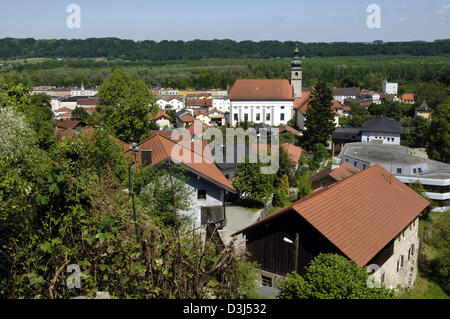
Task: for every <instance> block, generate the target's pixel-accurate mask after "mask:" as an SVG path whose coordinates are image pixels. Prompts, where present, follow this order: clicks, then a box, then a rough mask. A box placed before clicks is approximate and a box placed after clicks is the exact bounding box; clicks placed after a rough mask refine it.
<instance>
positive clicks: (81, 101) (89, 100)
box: [77, 98, 100, 106]
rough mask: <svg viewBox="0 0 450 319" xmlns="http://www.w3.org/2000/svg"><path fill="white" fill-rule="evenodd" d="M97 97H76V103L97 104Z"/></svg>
mask: <svg viewBox="0 0 450 319" xmlns="http://www.w3.org/2000/svg"><path fill="white" fill-rule="evenodd" d="M99 101H100V100H99V99H97V98H93V99H89V98H82V99H78V100H77V105H88V106H89V105H97V104H98V103H99Z"/></svg>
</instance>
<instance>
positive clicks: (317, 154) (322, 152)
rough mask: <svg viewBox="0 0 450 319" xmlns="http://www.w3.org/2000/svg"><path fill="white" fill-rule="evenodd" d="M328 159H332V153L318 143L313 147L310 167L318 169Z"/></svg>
mask: <svg viewBox="0 0 450 319" xmlns="http://www.w3.org/2000/svg"><path fill="white" fill-rule="evenodd" d="M328 158H330V153H329V152H328V150H327V148H326V147H325V146H324V145H323V144H320V143H317V144H315V145H314V147H313V157H312V158H311V159H310V160H309V166H310V167H311V169H313V170H315V169H318V168H320V166H321V165H322V163H323V162H324V161H325V160H326V159H328Z"/></svg>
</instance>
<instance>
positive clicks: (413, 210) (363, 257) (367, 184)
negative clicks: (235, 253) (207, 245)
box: [236, 164, 429, 267]
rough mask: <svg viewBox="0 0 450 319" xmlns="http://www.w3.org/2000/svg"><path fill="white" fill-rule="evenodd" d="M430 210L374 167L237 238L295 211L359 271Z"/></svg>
mask: <svg viewBox="0 0 450 319" xmlns="http://www.w3.org/2000/svg"><path fill="white" fill-rule="evenodd" d="M428 205H429V203H428V201H427V200H425V199H424V198H423V197H422V196H420V195H419V194H417V193H416V192H415V191H413V190H412V189H411V188H410V187H408V186H406V185H405V184H403V183H402V182H400V181H399V180H398V179H397V178H395V177H394V176H393V175H391V174H390V173H389V172H388V171H386V170H385V169H383V168H382V167H381V166H380V165H378V164H376V165H373V166H371V167H369V168H368V169H365V170H363V171H360V172H358V173H356V174H355V175H353V176H351V177H348V178H346V179H344V180H342V181H340V182H338V183H336V184H334V185H332V186H330V187H327V188H322V189H320V190H317V191H316V192H314V193H312V194H311V195H309V196H307V197H305V198H303V199H301V200H300V201H298V202H296V203H294V204H292V205H291V206H289V207H287V208H285V209H283V210H281V211H279V212H278V213H275V214H272V215H270V216H269V217H266V218H265V219H262V220H261V221H259V222H257V223H255V224H253V225H251V226H249V227H247V228H245V229H243V230H241V231H239V232H237V233H236V234H239V233H242V232H246V231H247V230H249V229H251V228H253V227H255V226H256V225H259V224H262V223H265V222H266V221H267V220H269V219H273V218H276V217H278V216H280V215H281V214H284V213H286V212H289V211H291V212H292V211H293V212H296V213H298V214H299V215H300V216H302V217H303V218H304V219H305V220H306V221H308V222H309V223H310V224H311V225H312V226H313V227H314V228H316V229H317V230H318V231H319V232H320V233H321V234H323V235H324V236H325V237H326V238H327V239H328V240H330V242H331V243H333V244H334V245H335V246H336V247H337V248H338V249H339V250H340V251H341V252H342V253H343V254H344V255H346V256H347V257H348V258H350V259H352V260H353V261H355V262H356V264H358V265H359V266H361V267H362V266H365V265H366V264H367V263H368V262H369V261H370V260H371V259H372V258H373V257H374V256H375V255H376V254H377V253H378V252H380V251H381V250H382V249H383V248H384V247H385V246H386V245H387V244H388V243H389V242H390V241H391V240H393V239H394V238H395V237H396V236H397V235H398V234H399V233H400V232H401V231H402V230H403V229H405V228H406V227H407V226H408V224H409V223H411V222H412V221H413V220H414V219H415V218H417V216H419V214H420V213H421V212H422V211H423V210H424V209H425V208H426V207H427V206H428Z"/></svg>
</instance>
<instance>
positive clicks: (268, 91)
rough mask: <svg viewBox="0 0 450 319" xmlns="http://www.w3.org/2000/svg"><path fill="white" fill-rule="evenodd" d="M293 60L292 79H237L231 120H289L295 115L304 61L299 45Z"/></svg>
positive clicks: (277, 122)
mask: <svg viewBox="0 0 450 319" xmlns="http://www.w3.org/2000/svg"><path fill="white" fill-rule="evenodd" d="M294 53H295V55H294V60H293V61H292V62H291V81H289V80H286V79H266V80H237V81H236V82H235V84H234V85H233V87H232V88H231V90H230V92H229V98H230V115H229V124H230V125H231V126H237V125H238V124H239V123H240V122H245V121H247V122H253V123H255V124H259V123H263V124H266V125H270V126H279V125H285V124H287V123H288V122H289V121H290V120H291V119H292V118H293V116H294V99H296V98H300V97H301V96H302V64H301V61H300V57H299V51H298V48H296V49H295V52H294Z"/></svg>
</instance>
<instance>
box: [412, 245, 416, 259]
mask: <svg viewBox="0 0 450 319" xmlns="http://www.w3.org/2000/svg"><path fill="white" fill-rule="evenodd" d="M415 248H416V247H415V246H414V244H412V245H411V256H412V255H414V253H415Z"/></svg>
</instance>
